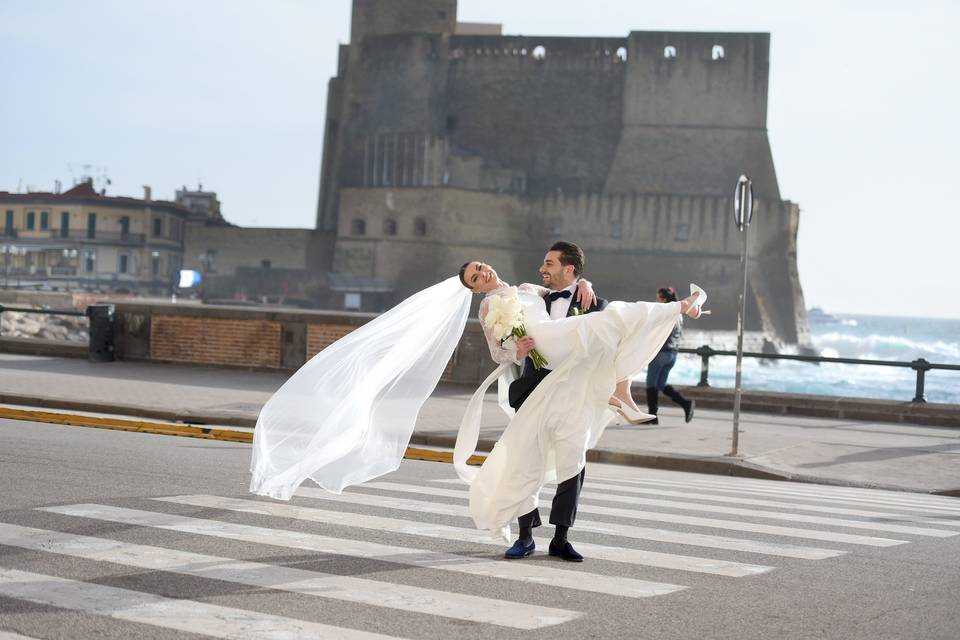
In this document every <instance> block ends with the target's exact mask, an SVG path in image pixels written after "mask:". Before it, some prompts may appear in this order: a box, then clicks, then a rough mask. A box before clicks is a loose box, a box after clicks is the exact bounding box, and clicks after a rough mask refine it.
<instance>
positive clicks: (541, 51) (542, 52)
mask: <svg viewBox="0 0 960 640" xmlns="http://www.w3.org/2000/svg"><path fill="white" fill-rule="evenodd" d="M546 57H547V49H546V47H544V46H543V45H542V44H538V45H537V46H536V47H534V48H533V59H534V60H543V59H544V58H546Z"/></svg>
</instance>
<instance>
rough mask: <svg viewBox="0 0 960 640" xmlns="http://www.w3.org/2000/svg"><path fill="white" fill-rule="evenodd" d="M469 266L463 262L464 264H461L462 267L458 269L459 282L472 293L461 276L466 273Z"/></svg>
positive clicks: (471, 289) (471, 288) (468, 263)
mask: <svg viewBox="0 0 960 640" xmlns="http://www.w3.org/2000/svg"><path fill="white" fill-rule="evenodd" d="M471 262H472V260H471ZM469 266H470V262H464V263H463V266H462V267H460V282H461V284H463V286H465V287H466V288H467V289H470V291H473V287H471V286H470V285H468V284H467V280H466V278H464V277H463V274H465V273H466V272H467V267H469Z"/></svg>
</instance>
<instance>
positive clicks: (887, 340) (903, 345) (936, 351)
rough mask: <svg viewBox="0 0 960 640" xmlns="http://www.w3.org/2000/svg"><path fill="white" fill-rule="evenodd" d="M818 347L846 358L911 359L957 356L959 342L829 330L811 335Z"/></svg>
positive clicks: (959, 350) (959, 348) (955, 358)
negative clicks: (828, 349)
mask: <svg viewBox="0 0 960 640" xmlns="http://www.w3.org/2000/svg"><path fill="white" fill-rule="evenodd" d="M813 343H814V345H815V346H816V348H817V349H818V350H819V351H822V350H824V349H827V348H830V349H833V350H834V351H836V352H837V353H842V354H843V357H846V358H876V359H881V360H882V359H894V360H914V359H916V358H918V357H921V356H938V357H941V358H948V359H952V360H957V359H960V342H947V341H945V340H935V341H932V342H922V341H917V340H911V339H909V338H905V337H902V336H891V335H879V334H870V335H866V336H858V335H855V334H851V333H840V332H836V331H835V332H831V333H824V334H820V335H814V336H813Z"/></svg>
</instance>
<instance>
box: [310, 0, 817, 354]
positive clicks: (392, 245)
mask: <svg viewBox="0 0 960 640" xmlns="http://www.w3.org/2000/svg"><path fill="white" fill-rule="evenodd" d="M456 12H457V3H456V0H354V1H353V15H352V28H351V41H350V43H349V44H346V45H341V46H340V52H339V53H340V55H339V65H338V70H337V75H336V77H334V78H332V79H331V80H330V82H329V90H328V103H327V117H326V127H325V138H324V149H323V156H322V158H323V159H322V168H321V175H320V183H321V188H320V198H319V204H318V211H317V223H316V227H317V229H318V231H324V232H328V233H332V234H335V237H336V240H335V244H334V251H333V255H332V256H331V258H330V263H329V267H328V268H329V269H330V271H331V279H332V280H335V281H336V280H339V281H341V282H344V283H349V285H350V286H353V287H355V290H354V291H344V292H343V294H344V300H346V299H347V298H348V297H349V298H350V299H351V300H352V301H353V302H354V303H356V300H357V296H358V295H359V296H362V295H363V291H362V288H363V287H367V288H368V289H369V290H376V291H379V294H378V295H379V299H380V300H381V301H382V304H383V306H389V305H390V304H393V303H396V302H397V301H399V300H401V299H403V298H404V297H406V296H407V295H409V294H410V293H411V292H413V291H416V290H418V289H420V288H423V287H424V286H427V285H429V284H431V283H434V282H437V281H438V280H440V279H443V278H446V277H449V276H450V275H452V274H454V273H455V272H456V269H457V268H458V267H459V266H460V265H461V264H462V263H464V262H466V261H468V260H473V259H480V260H485V261H487V262H490V263H491V264H493V265H495V266H496V267H497V268H498V270H499V272H500V273H501V275H502V276H503V277H505V278H506V279H507V280H509V281H511V282H516V281H535V280H536V278H537V272H536V268H537V266H538V265H539V263H540V261H541V259H542V257H543V254H544V252H545V250H546V248H547V247H549V246H550V244H551V243H552V242H553V241H555V240H557V239H561V238H562V239H565V240H571V241H574V242H577V243H578V244H580V245H581V246H582V247H583V248H584V250H585V252H586V254H587V272H588V275H589V276H590V277H591V279H592V280H593V281H594V283H595V284H596V287H597V290H598V291H599V292H600V293H602V294H603V295H604V297H607V298H610V299H651V298H652V297H653V296H654V294H655V292H656V290H657V288H659V287H661V286H665V285H675V286H677V287H678V289H680V288H682V286H684V285H685V283H687V282H697V283H699V284H701V285H702V286H703V287H704V288H706V289H707V290H708V291H710V292H711V294H712V295H711V306H712V307H713V308H714V314H713V315H712V316H710V317H708V318H705V319H704V320H703V321H701V323H700V326H702V327H704V328H716V329H733V328H735V326H736V318H737V300H738V296H739V291H740V285H741V282H740V279H739V277H738V273H739V263H740V238H739V234H738V233H737V232H736V230H735V227H734V226H733V221H732V208H733V204H732V200H733V191H734V187H735V185H736V182H737V179H738V178H739V176H740V175H741V174H747V175H749V176H750V177H751V178H752V180H753V184H754V192H755V202H756V207H755V214H754V223H753V226H752V227H751V238H750V241H751V281H750V290H749V291H748V320H747V321H748V329H751V330H757V331H763V332H764V333H765V334H767V335H769V336H770V337H771V338H772V339H776V340H777V341H779V342H784V343H799V344H805V343H806V342H808V341H809V329H808V325H807V320H806V311H805V307H804V303H803V293H802V290H801V288H800V282H799V277H798V275H797V267H796V233H797V228H798V225H799V207H798V206H797V205H796V204H795V203H792V202H790V201H788V200H784V199H782V197H781V195H780V190H779V186H778V183H777V178H776V173H775V170H774V165H773V156H772V152H771V149H770V143H769V140H768V136H767V83H768V75H769V46H770V37H769V34H766V33H682V32H645V31H633V32H630V33H629V34H628V35H627V36H625V37H587V38H559V37H529V36H511V35H501V34H500V33H499V28H498V27H497V25H472V24H462V23H457V20H456ZM351 294H352V295H351ZM361 306H362V307H365V306H366V305H361Z"/></svg>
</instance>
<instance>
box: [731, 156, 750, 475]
mask: <svg viewBox="0 0 960 640" xmlns="http://www.w3.org/2000/svg"><path fill="white" fill-rule="evenodd" d="M752 220H753V182H751V180H750V178H748V177H747V176H745V175H741V176H740V179H739V180H737V188H736V191H735V192H734V196H733V221H734V223H735V224H736V225H737V229H738V230H739V231H740V233H741V234H742V237H743V244H742V245H741V250H740V266H741V267H742V271H743V289H742V291H741V293H740V310H739V311H738V313H737V377H736V382H735V384H734V391H733V444H732V447H731V449H730V453H728V454H727V455H730V456H735V455H737V449H738V446H739V443H740V395H741V391H742V388H741V387H742V382H743V375H742V369H743V328H744V324H745V322H746V315H747V235H748V230H749V228H750V222H751V221H752Z"/></svg>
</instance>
